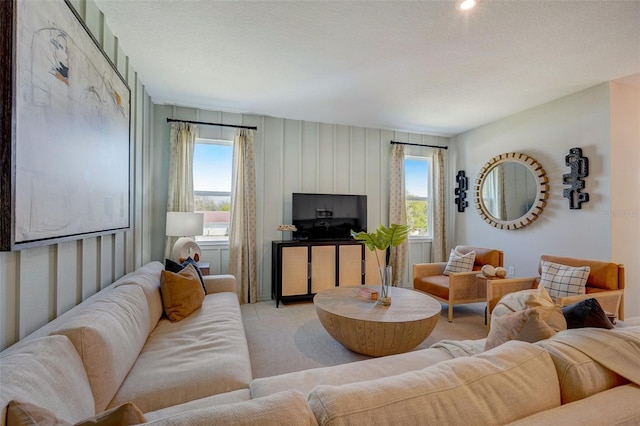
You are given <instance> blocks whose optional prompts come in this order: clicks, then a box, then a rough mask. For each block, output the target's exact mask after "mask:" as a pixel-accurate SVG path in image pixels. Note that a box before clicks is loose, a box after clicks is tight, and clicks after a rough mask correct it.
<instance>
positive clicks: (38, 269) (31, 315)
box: [18, 246, 55, 339]
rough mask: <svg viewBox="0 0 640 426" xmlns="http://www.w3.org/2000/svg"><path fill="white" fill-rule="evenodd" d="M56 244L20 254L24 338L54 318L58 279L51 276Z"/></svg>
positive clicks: (21, 332) (21, 333)
mask: <svg viewBox="0 0 640 426" xmlns="http://www.w3.org/2000/svg"><path fill="white" fill-rule="evenodd" d="M51 250H53V246H43V247H36V248H32V249H28V250H22V251H21V252H20V254H19V256H18V268H19V271H18V277H19V278H20V283H19V286H18V303H19V307H18V329H19V333H18V338H20V339H21V338H23V337H25V336H26V335H27V334H29V333H31V332H32V331H33V330H35V329H36V328H38V327H40V326H42V325H44V324H46V323H47V322H48V321H49V319H50V313H51V309H50V306H51V305H50V301H51V299H53V298H54V297H55V296H54V291H53V289H54V288H55V278H54V277H52V276H50V270H51V256H50V251H51Z"/></svg>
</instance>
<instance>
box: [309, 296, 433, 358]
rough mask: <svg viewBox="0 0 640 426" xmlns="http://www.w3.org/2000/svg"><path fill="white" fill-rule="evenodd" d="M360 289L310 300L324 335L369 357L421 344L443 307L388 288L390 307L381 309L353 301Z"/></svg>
mask: <svg viewBox="0 0 640 426" xmlns="http://www.w3.org/2000/svg"><path fill="white" fill-rule="evenodd" d="M362 287H363V286H357V287H334V288H330V289H327V290H323V291H321V292H319V293H318V294H316V295H315V297H314V298H313V303H314V305H315V307H316V312H317V314H318V318H319V319H320V322H321V323H322V325H323V326H324V328H325V329H326V330H327V332H328V333H329V334H330V335H331V336H332V337H333V338H334V339H336V340H337V341H338V342H340V343H341V344H342V345H343V346H345V347H347V348H348V349H351V350H352V351H354V352H358V353H361V354H365V355H370V356H384V355H391V354H397V353H403V352H407V351H409V350H411V349H413V348H415V347H416V346H418V345H419V344H420V343H422V342H423V341H424V339H426V338H427V337H428V336H429V334H431V331H433V329H434V327H435V326H436V324H437V323H438V318H439V317H440V313H441V311H442V306H441V305H440V303H439V302H438V301H436V300H435V299H433V298H432V297H430V296H428V295H426V294H424V293H421V292H418V291H415V290H410V289H405V288H399V287H391V291H390V296H391V305H390V306H382V305H378V304H377V303H376V302H375V301H370V300H363V299H360V298H358V297H356V295H357V294H358V289H359V288H362ZM367 287H370V288H372V289H379V288H380V287H379V286H367Z"/></svg>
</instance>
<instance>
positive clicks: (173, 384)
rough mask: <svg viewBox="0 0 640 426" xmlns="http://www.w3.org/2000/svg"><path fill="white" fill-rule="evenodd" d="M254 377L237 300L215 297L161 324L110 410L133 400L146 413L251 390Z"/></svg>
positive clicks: (232, 296) (225, 295)
mask: <svg viewBox="0 0 640 426" xmlns="http://www.w3.org/2000/svg"><path fill="white" fill-rule="evenodd" d="M251 378H252V375H251V362H250V359H249V349H248V346H247V339H246V337H245V333H244V327H243V325H242V317H241V315H240V305H239V303H238V296H237V295H236V294H235V293H229V292H223V293H215V294H210V295H207V296H205V298H204V301H203V304H202V308H201V309H197V310H196V311H194V312H193V313H192V314H191V315H189V316H188V317H187V318H185V319H183V320H182V321H178V322H175V323H172V322H170V321H169V320H168V319H167V318H162V319H161V320H160V321H159V322H158V325H157V326H156V328H155V329H154V330H153V332H152V333H151V334H150V335H149V338H148V339H147V342H146V344H145V346H144V348H143V350H142V352H141V353H140V356H139V357H138V360H137V361H136V363H135V365H134V366H133V368H132V369H131V371H130V372H129V375H128V376H127V378H126V380H125V381H124V383H122V386H121V387H120V389H119V390H118V393H117V394H116V395H115V397H114V398H113V400H112V401H111V403H110V405H109V406H110V407H113V406H115V405H119V404H122V403H123V402H127V401H131V402H133V403H135V404H136V406H138V407H139V408H140V409H141V410H142V412H144V413H146V412H148V411H155V410H159V409H161V408H165V407H169V406H171V405H176V404H181V403H184V402H187V401H191V400H194V399H199V398H204V397H207V396H211V395H216V394H219V393H223V392H229V391H233V390H237V389H242V388H248V387H249V383H250V382H251Z"/></svg>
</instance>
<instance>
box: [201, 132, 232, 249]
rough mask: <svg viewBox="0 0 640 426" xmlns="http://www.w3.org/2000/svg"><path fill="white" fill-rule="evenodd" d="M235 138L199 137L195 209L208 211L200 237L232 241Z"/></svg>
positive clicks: (208, 239) (207, 239)
mask: <svg viewBox="0 0 640 426" xmlns="http://www.w3.org/2000/svg"><path fill="white" fill-rule="evenodd" d="M232 168H233V142H231V141H222V140H212V139H196V144H195V148H194V151H193V193H194V198H195V200H194V201H195V211H196V212H199V213H204V229H203V231H202V236H199V237H196V240H197V241H228V240H229V219H230V215H231V177H232V172H231V170H232Z"/></svg>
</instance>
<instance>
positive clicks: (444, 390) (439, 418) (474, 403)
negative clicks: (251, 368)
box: [307, 341, 560, 425]
mask: <svg viewBox="0 0 640 426" xmlns="http://www.w3.org/2000/svg"><path fill="white" fill-rule="evenodd" d="M307 401H308V403H309V406H310V407H311V409H312V410H313V412H314V414H315V416H316V419H317V420H318V423H319V424H321V425H347V424H348V425H353V424H362V425H365V424H390V425H392V424H393V425H395V424H398V425H408V424H434V425H436V424H444V423H447V424H503V423H507V422H511V421H515V420H518V419H520V418H523V417H526V416H529V415H531V414H534V413H537V412H538V411H541V410H548V409H551V408H554V407H557V406H559V405H560V390H559V387H558V378H557V376H556V370H555V367H554V366H553V362H552V361H551V358H550V357H549V354H547V353H546V351H544V350H542V349H541V348H539V347H537V346H535V345H532V344H529V343H524V342H519V341H510V342H507V343H505V344H503V345H501V346H499V347H497V348H495V349H492V350H490V351H487V352H485V353H483V354H480V355H474V356H472V357H462V358H456V359H452V360H449V361H443V362H441V363H438V364H436V365H433V366H431V367H427V368H425V369H423V370H420V371H415V372H410V373H404V374H399V375H396V376H392V377H387V378H382V379H375V380H369V381H364V382H358V383H352V384H348V385H342V386H318V387H316V388H315V389H314V390H313V391H311V393H309V396H308V397H307Z"/></svg>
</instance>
